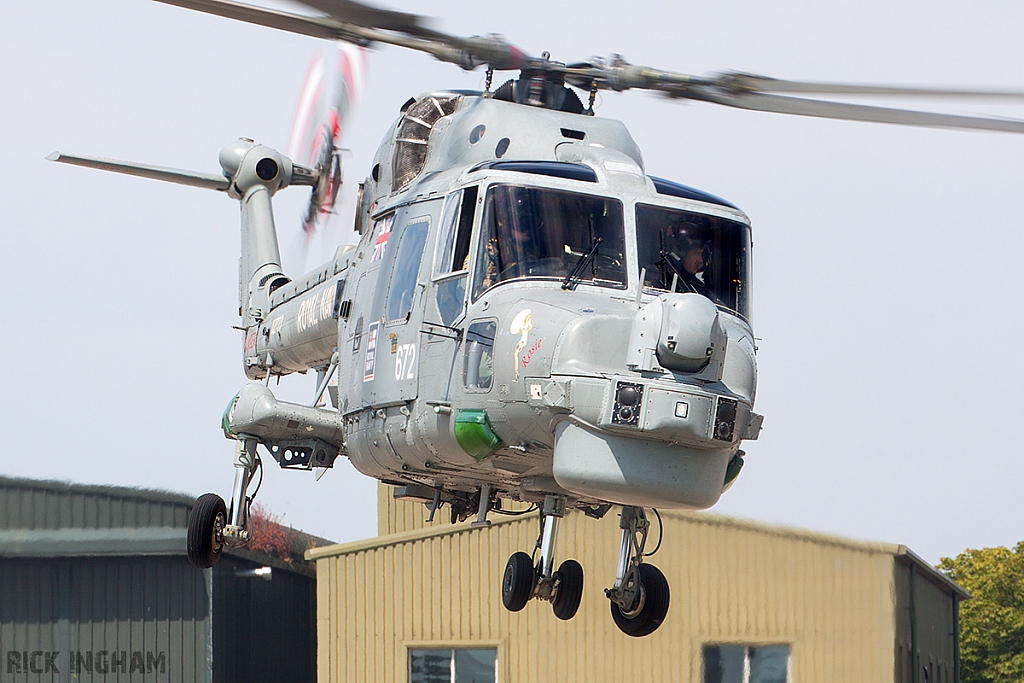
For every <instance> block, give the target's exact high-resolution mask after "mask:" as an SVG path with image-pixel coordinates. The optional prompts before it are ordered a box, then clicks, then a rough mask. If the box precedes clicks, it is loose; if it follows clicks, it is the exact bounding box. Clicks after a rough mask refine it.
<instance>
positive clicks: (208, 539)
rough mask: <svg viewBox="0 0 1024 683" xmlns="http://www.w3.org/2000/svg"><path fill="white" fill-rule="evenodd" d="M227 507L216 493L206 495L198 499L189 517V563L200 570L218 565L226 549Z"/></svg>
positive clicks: (187, 545) (187, 544)
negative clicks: (222, 552)
mask: <svg viewBox="0 0 1024 683" xmlns="http://www.w3.org/2000/svg"><path fill="white" fill-rule="evenodd" d="M227 518H228V512H227V506H225V505H224V500H223V499H222V498H221V497H220V496H218V495H217V494H216V493H204V494H203V495H201V496H199V498H197V499H196V502H195V505H193V506H192V513H191V514H190V515H189V517H188V537H187V542H186V547H187V550H188V561H189V563H190V564H192V566H194V567H198V568H199V569H209V568H210V567H212V566H213V565H215V564H217V560H219V559H220V552H221V550H223V549H224V535H223V531H224V527H225V526H226V525H227Z"/></svg>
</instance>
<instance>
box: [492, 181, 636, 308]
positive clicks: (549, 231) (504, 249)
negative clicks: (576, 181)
mask: <svg viewBox="0 0 1024 683" xmlns="http://www.w3.org/2000/svg"><path fill="white" fill-rule="evenodd" d="M591 250H593V253H592V254H590V256H589V258H588V257H587V255H588V253H589V252H591ZM624 253H625V234H624V229H623V226H622V203H621V202H619V201H618V200H617V199H612V198H609V197H599V196H595V195H589V194H582V193H578V192H567V191H563V190H555V189H550V188H543V187H527V186H517V185H492V186H491V187H490V188H488V190H487V195H486V199H485V201H484V213H483V218H482V220H481V226H480V246H479V248H478V249H477V257H476V270H475V273H474V277H473V283H474V284H473V296H474V298H476V297H478V296H479V295H480V294H481V293H483V292H484V291H485V290H486V289H488V288H489V287H492V286H494V285H496V284H498V283H500V282H505V281H508V280H514V279H520V278H531V279H557V280H562V279H564V278H565V277H566V276H567V275H569V274H570V273H572V272H573V271H574V269H576V268H577V267H580V268H581V271H580V272H579V273H578V280H579V282H581V283H585V284H593V285H599V286H603V287H615V288H621V289H624V288H625V287H626V260H625V256H624Z"/></svg>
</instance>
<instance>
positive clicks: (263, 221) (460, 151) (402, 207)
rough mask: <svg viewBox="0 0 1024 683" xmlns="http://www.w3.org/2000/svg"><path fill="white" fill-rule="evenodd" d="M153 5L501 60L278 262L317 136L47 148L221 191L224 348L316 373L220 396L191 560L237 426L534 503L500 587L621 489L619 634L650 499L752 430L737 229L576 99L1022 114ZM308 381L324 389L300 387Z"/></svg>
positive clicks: (376, 469) (355, 13) (907, 116)
mask: <svg viewBox="0 0 1024 683" xmlns="http://www.w3.org/2000/svg"><path fill="white" fill-rule="evenodd" d="M173 4H180V5H184V6H189V7H192V8H194V9H202V10H204V11H210V12H213V13H217V14H223V15H227V16H234V17H235V18H242V19H246V20H250V21H253V20H255V21H256V23H263V24H266V25H270V26H273V27H277V28H282V27H286V28H289V29H290V30H295V31H298V32H301V33H306V34H308V35H316V36H317V37H322V38H332V39H338V38H341V39H346V40H349V41H352V42H356V43H359V44H365V45H368V44H372V43H375V42H380V43H392V44H398V45H403V46H405V47H411V48H413V49H420V50H422V51H424V52H427V53H429V54H432V55H433V56H435V57H438V58H440V59H442V60H444V61H450V62H453V63H455V64H457V65H459V66H462V67H464V68H468V67H475V66H485V65H486V66H488V68H489V69H492V70H494V71H502V70H511V71H519V72H520V75H519V77H518V79H516V80H512V81H509V82H508V83H506V84H504V85H502V86H500V87H498V88H496V89H495V90H494V91H493V92H491V89H490V87H487V88H486V89H485V91H484V92H482V93H473V92H459V91H452V92H446V91H438V92H434V93H429V94H427V95H424V96H421V97H419V98H415V99H414V100H413V101H411V102H409V103H408V105H407V106H406V107H405V108H404V109H403V111H402V116H401V117H400V118H399V120H398V121H397V122H396V123H395V125H394V126H393V127H392V129H391V131H390V132H389V134H388V136H387V137H386V138H385V142H384V143H383V144H382V145H381V148H380V150H379V151H378V154H377V157H376V158H375V160H374V164H373V167H372V169H371V171H370V176H369V177H368V178H367V180H366V181H365V183H364V184H363V187H362V192H361V200H360V202H359V209H358V211H357V216H356V225H357V231H358V232H359V233H360V235H361V237H362V240H361V242H360V244H359V245H357V246H355V247H354V248H347V247H342V248H339V250H338V253H337V254H336V256H335V258H334V259H333V260H332V261H331V262H329V263H328V264H326V265H325V266H324V267H322V268H320V269H317V270H315V271H314V272H312V273H310V274H308V275H306V276H303V277H301V278H298V279H296V280H294V281H293V280H291V279H290V278H289V277H288V276H286V275H285V274H284V273H283V272H282V269H281V267H280V260H281V259H280V255H279V253H278V249H277V237H276V231H275V228H274V223H273V215H272V211H271V208H270V205H271V202H270V199H271V197H272V195H273V194H274V193H276V192H277V191H279V190H281V189H283V188H284V187H287V186H291V185H303V186H307V187H312V188H313V195H314V201H313V205H314V206H315V205H317V204H318V203H319V202H322V201H323V197H324V196H325V193H326V192H327V188H328V187H329V183H328V179H330V178H333V177H335V176H336V171H335V166H334V165H333V164H334V159H333V157H332V158H331V159H329V160H325V161H323V162H322V163H321V164H320V165H318V166H317V167H315V168H303V167H300V166H297V165H296V164H294V163H292V162H291V160H289V159H288V158H286V157H284V156H283V155H280V154H279V153H277V152H275V151H274V150H271V149H269V148H266V147H263V146H261V145H257V144H256V143H255V142H253V141H245V140H243V141H239V142H237V143H233V144H232V145H229V146H228V147H226V148H225V149H224V150H223V151H222V153H221V165H222V169H223V173H222V174H198V173H190V172H180V171H174V170H170V169H160V168H155V167H146V166H142V165H137V164H123V163H122V164H118V163H113V162H103V161H99V160H93V159H88V158H84V157H70V156H63V155H62V156H58V157H57V158H56V160H58V161H68V162H71V163H81V164H83V165H91V166H97V167H101V168H107V169H109V170H118V171H124V172H130V173H135V174H138V175H148V176H149V177H155V178H160V179H164V180H174V181H176V182H183V183H186V184H192V185H197V186H200V187H206V188H209V189H215V190H218V191H222V192H226V193H227V194H229V195H230V196H232V197H233V198H235V199H239V200H240V201H241V202H242V222H243V227H242V232H243V259H242V268H241V282H240V285H241V289H240V302H239V310H240V315H241V318H242V323H241V325H240V327H242V328H243V329H244V330H245V342H244V351H243V358H244V363H245V366H246V373H247V375H248V376H249V378H250V379H251V380H253V381H254V382H259V381H260V380H263V381H267V380H269V379H270V378H271V377H272V376H281V375H286V374H289V373H294V372H305V371H310V370H312V371H316V372H317V373H318V376H319V381H318V385H317V391H316V395H315V397H314V400H313V402H312V404H313V405H312V406H300V405H296V404H286V403H284V402H281V401H277V400H276V399H275V398H274V397H273V394H272V393H271V392H270V390H269V387H267V386H266V385H264V384H259V383H254V384H249V385H247V386H246V387H245V388H243V390H242V391H241V392H239V394H237V395H236V396H235V397H234V398H233V399H232V401H231V403H230V404H229V409H228V410H227V411H226V413H225V416H224V417H225V419H224V426H225V433H226V434H227V435H228V436H229V438H232V439H234V440H235V441H236V443H237V450H236V461H235V463H236V466H237V468H238V470H237V473H238V476H237V477H236V483H235V488H234V492H233V495H232V499H231V505H230V507H228V506H226V505H225V504H224V503H223V501H221V500H220V499H219V497H218V496H215V495H212V494H207V496H203V497H201V498H200V500H199V501H198V502H197V506H196V511H197V512H196V513H195V514H194V516H193V526H190V543H189V547H190V558H191V559H192V560H193V562H194V563H195V564H197V565H199V566H209V565H210V564H212V563H213V562H215V561H216V558H217V556H218V553H219V550H220V548H221V547H223V545H225V544H227V545H232V544H243V543H244V541H245V537H246V532H245V520H246V512H247V508H248V504H249V502H250V495H249V487H250V485H251V483H252V479H253V477H254V474H255V472H256V470H257V469H258V466H259V456H258V452H257V450H256V448H257V446H259V445H262V446H263V447H264V448H265V449H266V450H267V451H269V452H270V454H271V455H272V456H273V457H274V458H275V459H276V460H278V462H279V463H280V464H281V465H282V466H284V467H288V468H302V469H306V468H310V467H328V466H330V465H331V464H333V462H334V459H335V458H337V457H338V456H339V455H345V456H347V457H349V459H350V460H351V461H352V462H353V464H354V465H355V466H356V468H357V469H359V470H360V471H362V472H364V473H366V474H369V475H370V476H374V477H376V478H378V479H380V480H382V481H384V482H385V483H388V484H391V485H393V486H395V492H396V494H397V495H399V496H401V497H405V498H409V499H414V500H417V499H418V500H423V501H425V502H427V503H428V504H429V505H430V506H431V511H432V514H433V513H434V512H436V511H437V510H438V509H439V508H441V507H442V506H447V507H448V508H450V511H451V514H452V518H453V519H456V520H458V519H467V518H468V517H469V516H471V515H472V514H473V513H476V515H477V519H478V522H481V523H485V522H486V521H487V516H488V514H489V513H491V512H499V511H501V509H500V508H501V501H503V500H505V501H507V500H510V499H511V500H517V501H525V502H532V503H536V504H537V506H538V508H539V509H540V511H541V515H540V518H541V530H540V534H539V535H540V539H539V543H538V545H539V546H540V548H539V550H540V552H539V556H538V558H537V560H536V561H534V559H533V558H531V557H530V556H529V555H527V554H525V553H517V554H516V555H513V557H512V558H510V560H509V563H508V566H507V568H506V573H505V576H504V580H503V584H502V588H503V601H504V603H505V605H506V607H508V608H509V609H513V610H516V609H522V608H523V606H525V604H526V602H527V601H528V600H529V599H531V598H533V597H536V598H540V599H545V600H548V601H550V602H552V604H553V607H554V611H555V614H556V616H558V617H559V618H563V619H567V618H571V617H572V616H573V614H574V613H575V609H576V607H578V605H579V596H580V595H581V592H582V587H583V575H582V568H580V567H579V565H578V564H575V563H574V562H573V561H572V560H566V561H565V562H563V563H562V564H561V566H559V567H558V568H557V569H556V568H555V558H556V540H557V527H558V520H559V519H560V518H561V516H562V515H564V512H565V510H566V509H567V508H568V509H571V508H575V509H580V510H583V511H584V512H586V513H589V514H591V515H592V516H600V515H603V514H605V513H606V512H607V511H608V510H609V509H610V506H611V505H613V504H614V505H621V506H623V510H622V515H621V518H620V519H621V525H622V527H623V539H622V547H621V550H620V557H619V563H618V567H617V571H616V582H615V585H614V586H613V587H612V588H611V589H609V590H608V594H609V598H610V602H611V606H612V614H613V618H615V621H616V623H617V625H619V627H620V628H621V629H622V630H623V631H624V632H626V633H628V634H629V635H646V634H647V633H650V632H652V631H653V630H654V629H656V628H657V626H658V625H659V624H660V623H661V621H662V620H663V619H664V617H665V614H666V613H667V609H668V602H669V599H668V596H669V591H668V585H667V582H665V580H664V577H663V576H662V575H661V573H660V572H658V571H657V569H656V568H655V567H653V565H650V564H649V563H647V562H644V561H643V550H644V543H645V540H646V535H647V529H648V524H647V519H646V515H645V514H644V508H648V507H650V508H656V507H684V508H691V509H703V508H706V507H710V506H711V505H713V504H714V503H715V501H717V499H718V496H720V495H721V493H722V491H723V490H724V488H726V487H727V486H728V484H729V483H731V481H732V480H733V479H734V478H735V476H736V474H738V471H739V469H740V467H741V466H742V452H741V450H740V445H741V442H742V440H744V439H753V438H756V436H757V433H758V431H759V428H760V417H759V416H757V415H756V414H755V413H753V412H752V408H753V402H754V394H755V389H756V362H755V355H754V340H753V333H752V328H751V327H750V315H749V310H750V306H751V301H750V296H749V289H750V260H751V247H750V233H749V220H748V219H747V217H746V216H745V215H744V214H743V213H742V212H741V211H739V210H738V209H737V208H736V207H734V206H732V205H731V204H730V203H728V202H727V201H725V200H721V199H719V198H716V197H713V196H711V195H709V194H707V193H703V192H701V191H699V190H695V189H693V188H689V187H686V186H683V185H680V184H678V183H674V182H671V181H666V180H662V179H657V178H650V177H648V176H647V175H646V173H645V171H644V167H643V160H642V157H641V155H640V152H639V149H637V147H636V145H635V143H633V142H632V139H631V138H630V136H629V134H628V132H627V131H626V130H625V128H624V126H622V124H619V123H618V122H613V121H608V120H604V119H601V118H598V117H596V116H589V115H588V114H592V113H593V95H594V94H595V93H596V92H597V91H599V90H606V89H611V90H624V89H636V88H643V89H651V90H655V91H659V92H663V93H666V94H668V95H670V96H673V97H679V98H688V99H698V100H704V101H709V102H715V103H718V104H726V105H729V106H738V107H741V108H753V109H765V110H769V111H782V112H785V113H797V114H808V115H820V116H829V117H834V118H851V119H855V120H868V121H879V122H896V123H907V124H912V125H925V126H928V125H934V126H959V127H968V128H982V129H990V130H1004V131H1009V132H1022V128H1021V124H1020V122H1012V121H1005V120H989V119H980V118H976V117H951V116H948V115H942V114H928V113H920V112H901V111H896V110H888V109H882V108H874V107H863V106H861V105H843V104H838V103H832V102H828V103H821V102H811V101H808V100H804V99H802V98H792V97H787V96H778V95H775V94H772V93H778V92H784V93H785V92H811V93H814V92H820V93H833V94H834V93H853V92H856V90H852V89H850V88H846V89H838V90H836V89H829V88H830V87H831V86H826V85H823V84H795V83H792V82H782V81H772V80H770V79H763V78H761V77H754V76H749V75H744V74H729V75H726V76H722V77H715V78H710V79H698V78H693V77H689V76H685V75H682V74H676V73H673V72H665V71H659V70H653V69H647V68H644V67H637V66H633V65H630V64H627V63H626V62H624V61H623V60H621V59H612V60H610V61H607V62H599V61H593V62H589V63H581V64H571V65H565V64H560V63H557V62H553V61H552V60H551V59H550V58H549V57H548V56H546V55H542V57H540V58H534V57H530V56H528V55H526V54H524V53H522V52H521V51H519V50H516V49H515V48H514V47H512V46H511V45H509V44H508V43H505V42H504V41H503V40H502V39H499V38H496V37H484V38H471V39H460V38H457V37H453V36H446V35H444V34H439V33H438V32H436V31H433V30H430V29H427V28H425V27H424V26H423V23H422V21H420V20H419V18H417V17H415V16H413V15H405V14H401V13H392V12H383V11H380V10H375V9H373V8H368V7H366V6H362V5H356V4H354V3H330V4H331V7H329V8H325V7H319V9H322V10H324V9H326V11H328V12H329V14H330V13H334V14H335V17H334V18H333V19H310V18H308V17H299V16H298V15H287V14H284V13H280V12H271V11H267V10H258V9H255V8H247V7H244V6H239V5H235V4H232V3H219V2H197V3H192V2H188V3H184V2H175V3H173ZM311 4H314V5H315V4H317V3H311ZM339 8H340V9H339ZM567 85H568V86H570V87H567ZM571 86H575V87H576V88H577V89H578V90H580V92H581V93H583V95H584V98H586V97H587V96H588V95H589V96H590V98H591V99H590V103H589V106H584V104H583V101H582V100H581V99H580V98H579V96H578V95H576V94H575V92H574V91H573V90H572V89H571ZM876 90H877V89H876ZM890 90H891V92H890V93H889V94H894V95H896V94H900V95H913V94H924V93H915V92H914V91H908V90H900V89H890ZM874 94H886V93H874ZM957 94H971V93H957ZM329 156H330V155H329ZM641 225H644V226H649V228H650V229H649V230H644V231H643V232H641V230H640V228H639V226H641ZM688 260H690V261H693V262H696V264H697V266H696V267H692V268H691V267H687V264H686V262H687V261H688ZM334 375H337V377H338V379H337V385H336V387H337V388H336V389H335V385H332V384H331V379H332V376H334ZM327 390H330V391H331V392H332V394H331V398H332V404H333V409H328V408H319V407H317V404H319V402H320V399H321V398H322V396H323V394H324V393H325V391H327Z"/></svg>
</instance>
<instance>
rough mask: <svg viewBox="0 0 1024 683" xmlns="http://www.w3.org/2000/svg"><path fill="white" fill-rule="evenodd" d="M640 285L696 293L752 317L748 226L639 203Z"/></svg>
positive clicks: (637, 233) (637, 238)
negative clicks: (641, 279) (642, 278)
mask: <svg viewBox="0 0 1024 683" xmlns="http://www.w3.org/2000/svg"><path fill="white" fill-rule="evenodd" d="M636 242H637V251H638V252H639V253H638V259H639V264H640V267H641V268H646V269H647V272H646V274H645V276H644V287H647V288H650V289H657V290H664V291H675V292H696V293H697V294H700V295H702V296H706V297H707V298H709V299H711V300H712V301H714V302H715V303H716V304H718V305H719V306H724V307H725V308H728V309H731V310H733V311H736V312H737V313H739V314H740V315H742V316H744V317H746V318H748V319H749V317H750V292H749V282H750V272H749V269H750V228H748V227H747V226H746V225H744V224H742V223H739V222H737V221H731V220H728V219H725V218H718V217H715V216H708V215H705V214H700V213H694V212H692V211H682V210H680V209H670V208H667V207H664V206H650V205H647V204H637V207H636Z"/></svg>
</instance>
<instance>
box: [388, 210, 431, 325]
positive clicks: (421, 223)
mask: <svg viewBox="0 0 1024 683" xmlns="http://www.w3.org/2000/svg"><path fill="white" fill-rule="evenodd" d="M429 227H430V219H428V218H427V217H425V216H424V217H423V218H417V219H414V220H413V222H411V223H409V224H408V225H406V226H405V230H403V231H402V238H401V242H399V244H398V255H397V257H396V258H395V265H394V267H393V268H392V271H391V287H390V288H389V289H388V299H387V304H386V306H385V310H386V314H387V319H388V320H406V319H408V317H409V313H411V312H412V300H413V296H414V295H415V294H416V278H417V277H418V276H419V273H420V261H422V260H423V248H424V247H425V246H426V244H427V229H428V228H429Z"/></svg>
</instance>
